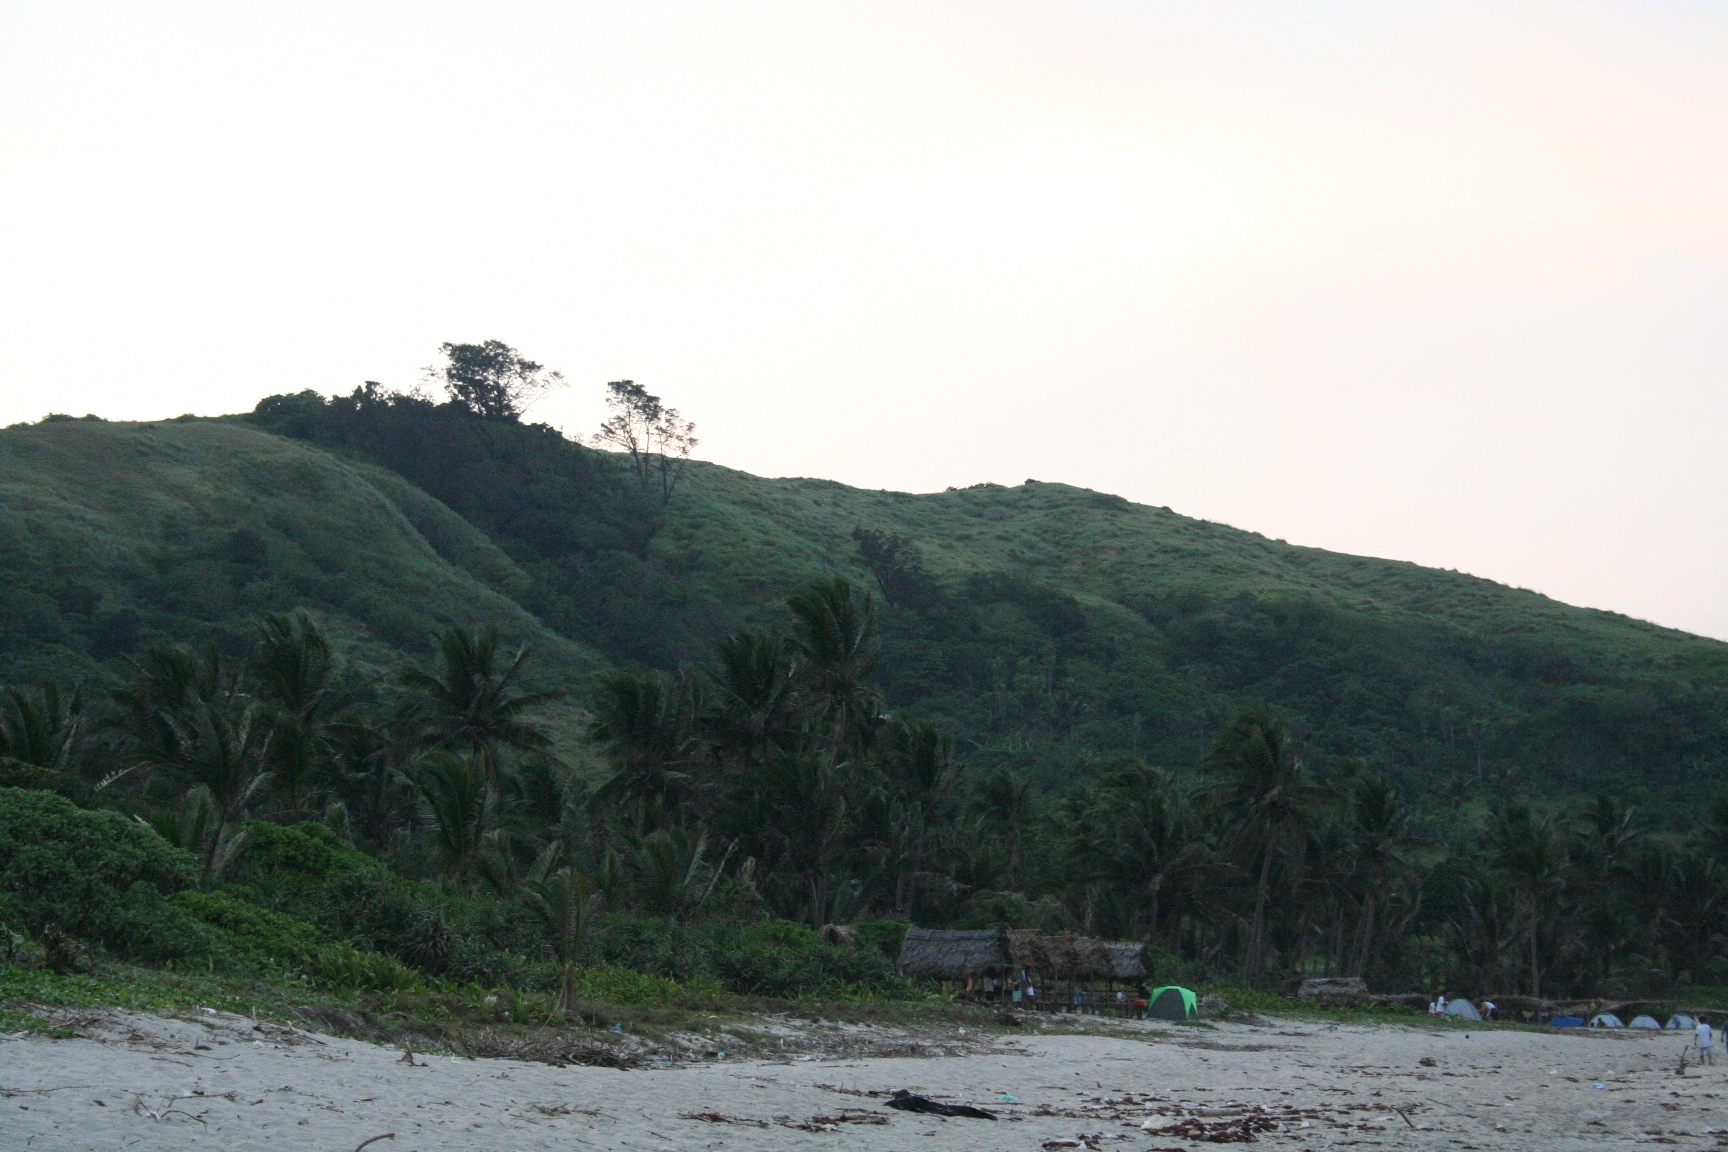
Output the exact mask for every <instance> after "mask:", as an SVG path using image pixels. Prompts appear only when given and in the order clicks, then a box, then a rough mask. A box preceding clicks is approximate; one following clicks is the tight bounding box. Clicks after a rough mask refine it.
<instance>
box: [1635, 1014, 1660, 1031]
mask: <svg viewBox="0 0 1728 1152" xmlns="http://www.w3.org/2000/svg"><path fill="white" fill-rule="evenodd" d="M1627 1027H1629V1028H1660V1027H1662V1025H1660V1024H1658V1023H1657V1022H1656V1017H1654V1016H1634V1017H1632V1023H1631V1024H1629V1025H1627Z"/></svg>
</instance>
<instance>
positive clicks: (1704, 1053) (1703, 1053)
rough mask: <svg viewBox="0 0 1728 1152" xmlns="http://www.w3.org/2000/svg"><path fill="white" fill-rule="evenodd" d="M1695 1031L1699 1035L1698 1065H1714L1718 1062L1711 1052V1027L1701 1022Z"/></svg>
mask: <svg viewBox="0 0 1728 1152" xmlns="http://www.w3.org/2000/svg"><path fill="white" fill-rule="evenodd" d="M1694 1031H1695V1032H1696V1033H1697V1034H1698V1063H1700V1064H1714V1063H1715V1062H1716V1060H1715V1057H1714V1056H1712V1055H1711V1052H1710V1025H1708V1024H1706V1023H1705V1022H1704V1021H1702V1020H1700V1021H1698V1027H1697V1028H1696V1029H1694Z"/></svg>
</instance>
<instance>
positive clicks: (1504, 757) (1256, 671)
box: [655, 465, 1728, 811]
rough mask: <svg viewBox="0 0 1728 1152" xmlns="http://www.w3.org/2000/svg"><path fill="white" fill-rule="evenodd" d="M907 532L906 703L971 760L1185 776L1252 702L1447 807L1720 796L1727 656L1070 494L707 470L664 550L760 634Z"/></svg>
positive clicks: (1609, 616)
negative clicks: (1106, 762)
mask: <svg viewBox="0 0 1728 1152" xmlns="http://www.w3.org/2000/svg"><path fill="white" fill-rule="evenodd" d="M861 526H862V527H865V528H873V529H879V530H884V531H887V532H891V533H894V534H898V535H900V536H902V537H904V538H906V539H907V540H909V541H910V542H911V543H912V544H914V545H915V546H916V548H917V550H918V552H919V553H920V554H921V556H922V560H923V566H924V567H925V569H926V570H927V572H928V575H929V577H930V578H931V580H932V581H933V582H934V585H935V591H934V593H932V594H929V595H926V596H924V597H923V598H922V600H923V602H921V603H917V604H912V605H910V606H908V605H899V606H894V607H891V609H890V610H889V612H888V629H887V631H888V635H889V641H888V644H887V645H886V660H885V666H884V674H885V679H886V681H887V685H888V689H889V692H890V695H891V697H892V698H893V699H894V701H895V702H896V703H898V704H899V705H901V706H903V707H905V708H908V709H909V710H911V711H915V712H918V713H921V714H925V715H930V716H933V717H936V718H938V719H940V720H941V721H942V722H943V723H944V725H945V726H946V727H948V728H950V729H951V730H954V731H957V732H960V733H962V734H964V735H966V736H969V737H970V745H971V747H970V756H971V758H972V759H973V761H974V762H975V763H1001V764H1003V765H1010V766H1015V767H1019V768H1021V769H1023V770H1026V769H1030V770H1033V771H1036V772H1039V773H1040V774H1043V775H1045V776H1046V777H1047V778H1050V779H1059V778H1062V777H1063V776H1064V775H1066V774H1067V773H1068V772H1070V771H1071V770H1073V769H1076V768H1079V769H1085V768H1087V767H1088V766H1089V765H1092V764H1096V763H1098V762H1100V761H1101V760H1103V759H1106V758H1108V757H1109V756H1111V755H1112V754H1115V753H1117V752H1120V751H1125V750H1133V751H1135V752H1137V753H1139V754H1141V755H1145V756H1148V757H1149V758H1151V759H1153V760H1154V761H1157V762H1163V763H1168V764H1172V765H1182V764H1190V763H1193V761H1194V760H1195V759H1196V758H1197V756H1198V755H1199V753H1200V751H1201V748H1202V746H1203V744H1204V741H1205V739H1206V737H1207V736H1208V735H1209V733H1211V732H1213V731H1215V730H1216V729H1217V727H1218V726H1219V725H1220V724H1221V723H1222V722H1223V720H1224V719H1225V718H1226V717H1227V716H1228V715H1229V714H1230V713H1231V712H1232V711H1234V710H1235V709H1236V708H1238V707H1240V706H1242V705H1244V704H1247V703H1250V702H1252V701H1254V700H1257V699H1269V700H1272V701H1274V702H1276V703H1278V704H1280V705H1281V706H1282V707H1284V708H1286V709H1287V710H1289V711H1291V712H1292V713H1294V714H1295V715H1296V716H1297V717H1298V718H1299V720H1300V721H1301V724H1302V727H1304V728H1305V729H1306V730H1307V732H1308V734H1309V737H1310V749H1311V754H1313V755H1314V756H1315V757H1316V758H1318V759H1320V760H1322V761H1324V760H1326V759H1331V758H1338V757H1347V756H1360V757H1365V758H1368V759H1370V760H1371V761H1374V762H1376V763H1377V764H1378V765H1380V766H1382V767H1385V768H1387V769H1389V770H1391V771H1392V772H1393V773H1394V774H1395V775H1397V776H1399V777H1401V778H1402V779H1403V780H1404V781H1405V783H1406V784H1408V785H1412V786H1414V788H1415V790H1417V791H1418V792H1426V793H1428V794H1430V795H1431V796H1448V795H1450V796H1452V797H1454V798H1458V799H1462V798H1464V797H1466V796H1470V795H1475V794H1483V793H1486V794H1488V795H1494V794H1509V793H1513V792H1517V791H1520V790H1524V789H1533V790H1535V791H1537V792H1538V793H1544V794H1553V793H1555V792H1561V791H1564V792H1573V791H1580V790H1594V789H1604V790H1608V791H1612V792H1615V793H1617V794H1620V795H1623V796H1629V797H1633V798H1636V799H1639V800H1640V801H1642V802H1643V803H1645V804H1646V805H1655V806H1657V807H1659V808H1663V809H1667V810H1669V811H1674V810H1677V809H1679V808H1683V807H1685V806H1686V805H1688V804H1689V803H1692V802H1695V800H1696V798H1697V796H1698V795H1699V794H1700V793H1699V792H1698V789H1699V788H1700V786H1702V787H1704V788H1705V789H1707V790H1708V791H1710V792H1713V791H1714V789H1715V788H1716V787H1717V786H1718V785H1717V781H1718V780H1720V778H1721V771H1720V770H1721V768H1722V766H1723V762H1724V761H1723V747H1724V744H1723V741H1724V737H1725V736H1728V731H1725V730H1724V725H1723V721H1722V716H1723V714H1724V705H1725V704H1728V698H1725V696H1724V687H1725V685H1728V645H1724V644H1722V643H1720V642H1717V641H1714V640H1708V639H1704V638H1701V637H1697V636H1691V635H1688V634H1686V633H1682V632H1678V631H1675V630H1672V629H1667V628H1660V627H1657V626H1655V625H1652V624H1648V623H1645V622H1643V621H1638V620H1633V619H1630V618H1628V617H1625V616H1621V615H1618V614H1615V613H1610V612H1600V611H1593V610H1589V609H1582V608H1575V607H1572V606H1570V605H1566V604H1562V603H1559V602H1557V601H1555V600H1552V599H1549V598H1547V597H1545V596H1541V595H1538V594H1536V593H1534V592H1528V591H1523V590H1519V589H1513V588H1508V587H1506V586H1504V585H1500V584H1496V583H1494V582H1492V581H1488V580H1483V579H1479V578H1476V577H1472V576H1468V575H1464V574H1461V573H1457V572H1449V571H1440V570H1435V569H1429V568H1422V567H1419V566H1417V565H1414V564H1406V563H1399V562H1395V561H1388V560H1376V559H1370V558H1366V557H1359V556H1348V555H1343V554H1339V553H1333V552H1327V551H1325V550H1323V549H1317V548H1300V547H1295V546H1291V545H1288V544H1284V543H1282V542H1279V541H1274V540H1270V539H1267V538H1265V537H1263V536H1260V535H1257V534H1255V533H1251V532H1243V531H1239V530H1237V529H1233V528H1230V527H1227V526H1225V525H1221V524H1213V523H1209V522H1207V521H1203V520H1195V519H1191V518H1189V517H1185V516H1180V515H1177V514H1175V513H1173V512H1171V511H1170V510H1169V509H1167V508H1157V507H1147V506H1144V505H1136V504H1131V503H1129V502H1128V501H1126V500H1123V499H1121V498H1120V497H1116V496H1110V495H1106V494H1104V493H1098V492H1091V491H1087V490H1084V489H1078V488H1073V487H1069V486H1067V485H1062V484H1048V483H1027V484H1024V485H1021V486H1017V487H1014V488H1006V487H1001V486H997V485H980V486H977V487H974V488H968V489H963V490H950V491H948V492H942V493H933V494H927V495H912V494H907V493H895V492H876V491H862V490H858V489H854V488H848V487H846V486H844V485H840V484H835V483H832V482H829V481H822V480H805V479H789V480H766V479H762V478H759V477H754V476H749V475H746V474H743V473H739V472H734V471H730V470H728V469H723V468H717V467H712V466H701V465H698V466H694V467H693V468H692V470H691V475H690V478H689V481H688V489H687V492H686V495H685V496H684V498H683V499H682V501H681V502H680V503H679V504H678V505H677V507H676V515H675V516H674V517H673V518H672V519H671V521H670V522H669V523H668V525H667V527H666V529H665V530H664V531H663V532H662V534H661V536H660V537H659V538H658V539H657V540H656V542H655V548H656V550H657V551H658V552H660V553H661V554H662V555H663V557H664V558H665V561H666V563H668V564H670V565H675V566H678V567H680V568H681V569H682V570H684V571H688V572H690V573H691V575H690V577H689V580H690V581H691V583H692V584H694V585H695V586H696V587H697V589H698V591H699V592H700V594H702V595H703V596H705V597H709V598H712V599H714V600H717V601H719V602H722V603H725V604H727V605H728V606H729V607H730V608H731V610H732V611H733V612H735V613H737V614H738V615H740V616H742V617H744V618H746V619H753V620H761V621H767V620H770V619H772V617H773V614H774V612H775V611H776V609H775V604H776V601H777V598H778V597H779V596H781V595H783V594H784V593H785V591H786V590H787V589H789V588H790V587H792V586H795V585H796V584H797V583H798V582H800V581H801V580H803V579H806V578H808V576H810V575H812V574H814V573H817V572H821V571H826V570H830V569H832V568H839V569H841V570H843V571H847V572H849V573H851V574H852V575H854V576H857V577H859V578H862V579H869V578H870V576H869V569H868V568H867V567H866V565H865V564H864V563H863V561H862V558H861V557H860V554H859V550H858V547H857V545H856V543H855V541H854V539H853V532H854V530H855V529H856V528H858V527H861Z"/></svg>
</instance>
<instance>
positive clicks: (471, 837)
mask: <svg viewBox="0 0 1728 1152" xmlns="http://www.w3.org/2000/svg"><path fill="white" fill-rule="evenodd" d="M414 783H415V786H416V787H417V788H418V789H419V790H420V799H421V805H422V808H423V811H424V813H425V816H426V820H427V822H428V823H429V824H430V825H431V826H432V836H433V840H432V847H433V854H434V856H435V857H436V859H437V862H438V867H439V870H440V871H442V872H445V873H448V874H451V875H455V876H458V877H464V878H465V877H468V876H471V875H473V873H474V871H475V869H476V868H477V867H478V866H479V864H480V856H481V853H482V852H483V851H484V850H485V847H486V841H487V836H488V834H489V833H490V832H491V830H492V825H493V822H494V819H495V816H496V810H497V793H496V792H495V791H494V789H493V787H492V782H491V781H490V780H489V779H488V778H487V774H486V771H485V769H484V768H482V767H481V766H479V765H477V764H476V763H475V762H474V759H473V758H472V757H468V756H458V755H456V754H455V753H452V752H434V753H432V754H431V755H429V756H427V757H426V759H425V761H424V762H422V764H421V765H420V771H419V773H418V775H417V776H416V777H415V781H414Z"/></svg>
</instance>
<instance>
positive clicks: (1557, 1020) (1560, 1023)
mask: <svg viewBox="0 0 1728 1152" xmlns="http://www.w3.org/2000/svg"><path fill="white" fill-rule="evenodd" d="M1548 1027H1550V1028H1582V1027H1584V1017H1582V1016H1556V1017H1554V1019H1552V1020H1550V1021H1548Z"/></svg>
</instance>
